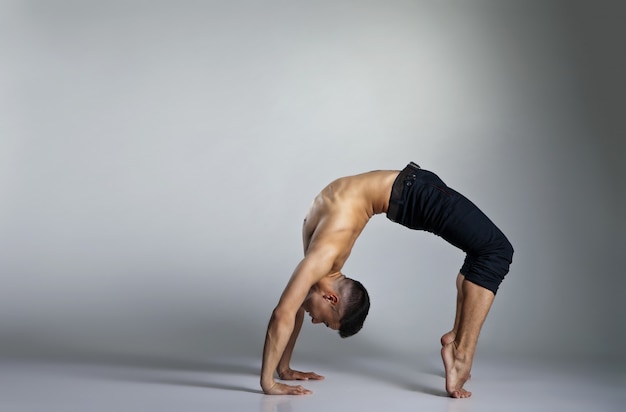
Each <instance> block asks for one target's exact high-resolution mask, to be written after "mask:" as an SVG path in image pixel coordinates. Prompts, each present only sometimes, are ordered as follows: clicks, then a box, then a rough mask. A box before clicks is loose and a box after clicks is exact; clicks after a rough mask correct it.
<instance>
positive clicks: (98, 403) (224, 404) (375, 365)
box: [0, 353, 626, 412]
mask: <svg viewBox="0 0 626 412" xmlns="http://www.w3.org/2000/svg"><path fill="white" fill-rule="evenodd" d="M300 365H301V366H302V367H303V369H310V370H314V371H316V372H318V373H321V374H323V375H325V376H326V379H325V380H324V381H317V382H308V383H306V386H307V387H308V388H310V389H311V390H313V392H314V393H313V395H308V396H301V397H288V396H267V395H263V394H262V393H261V392H260V390H259V386H258V372H259V359H257V358H245V357H238V358H236V357H232V358H220V359H208V360H204V361H190V360H186V361H180V360H178V361H173V360H164V359H137V358H129V359H126V360H123V359H120V358H118V359H114V360H108V361H103V360H99V361H94V360H91V361H82V362H77V361H71V362H70V361H59V360H57V361H49V360H48V361H44V360H37V361H34V360H32V359H31V360H17V359H6V360H3V361H2V363H1V364H0V410H2V411H3V412H4V411H6V412H10V411H90V412H98V411H107V412H108V411H143V410H145V411H203V412H208V411H257V410H258V411H261V412H290V411H294V412H295V411H318V410H322V409H328V408H332V409H333V410H372V411H376V410H385V409H386V410H389V411H403V410H407V411H408V410H411V411H415V410H423V411H447V412H451V411H453V412H461V411H481V412H484V411H491V410H493V411H502V410H506V411H529V410H532V411H555V410H563V411H565V410H567V411H570V412H571V411H623V410H625V409H626V396H625V395H624V389H623V388H624V384H625V383H626V379H625V374H624V369H623V365H616V364H613V365H612V364H610V363H607V362H591V361H588V360H584V361H583V360H580V359H578V360H576V362H571V361H558V362H557V361H553V360H551V361H546V360H543V361H542V360H538V359H532V360H531V359H526V360H523V359H515V360H513V359H511V358H506V359H504V358H502V359H499V358H495V357H491V358H488V357H484V356H482V357H479V358H477V359H476V363H475V365H474V370H473V377H472V380H471V381H470V383H468V385H467V388H468V389H469V390H471V391H473V393H474V395H473V397H472V398H471V399H466V400H455V399H449V398H447V397H446V396H445V393H444V392H443V385H444V378H443V374H442V370H441V369H442V368H441V365H440V360H439V359H438V358H437V356H436V355H435V354H434V353H433V354H431V355H428V356H422V357H421V358H419V357H417V358H413V359H404V360H403V359H391V358H379V359H371V358H369V359H365V358H358V357H354V358H348V359H346V358H344V359H335V360H332V359H326V360H313V359H309V360H307V361H304V362H301V363H300ZM344 408H345V409H344Z"/></svg>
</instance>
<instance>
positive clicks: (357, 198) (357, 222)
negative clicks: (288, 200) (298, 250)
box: [302, 170, 399, 272]
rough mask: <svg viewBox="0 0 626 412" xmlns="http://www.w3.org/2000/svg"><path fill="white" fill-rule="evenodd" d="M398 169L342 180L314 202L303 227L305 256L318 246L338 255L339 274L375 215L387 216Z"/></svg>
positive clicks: (334, 269)
mask: <svg viewBox="0 0 626 412" xmlns="http://www.w3.org/2000/svg"><path fill="white" fill-rule="evenodd" d="M398 173H399V171H397V170H377V171H373V172H367V173H363V174H359V175H355V176H348V177H342V178H340V179H337V180H335V181H334V182H332V183H330V184H329V185H328V186H326V187H325V188H324V189H323V190H322V191H321V192H320V193H319V194H318V195H317V196H316V197H315V199H314V200H313V204H312V205H311V208H310V209H309V212H308V213H307V216H306V218H305V219H304V225H303V228H302V236H303V244H304V254H305V255H307V254H308V253H309V252H310V251H311V250H313V249H314V248H315V247H318V246H323V247H329V246H330V247H332V248H333V249H334V250H335V252H336V258H335V260H334V264H333V268H332V271H333V272H337V271H340V270H341V268H342V267H343V264H344V263H345V261H346V259H347V258H348V256H349V255H350V252H351V250H352V247H353V245H354V242H355V241H356V239H357V238H358V236H359V235H360V234H361V231H362V230H363V228H364V227H365V225H366V224H367V222H368V221H369V220H370V218H371V217H372V216H374V215H375V214H379V213H386V212H387V208H388V207H389V197H390V195H391V187H392V185H393V182H394V180H395V178H396V177H397V176H398Z"/></svg>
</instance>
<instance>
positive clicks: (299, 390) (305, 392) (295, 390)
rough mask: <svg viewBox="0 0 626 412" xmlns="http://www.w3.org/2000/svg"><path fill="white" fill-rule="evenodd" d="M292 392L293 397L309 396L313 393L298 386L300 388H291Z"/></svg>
mask: <svg viewBox="0 0 626 412" xmlns="http://www.w3.org/2000/svg"><path fill="white" fill-rule="evenodd" d="M290 389H291V391H290V394H291V395H309V394H311V393H313V392H311V391H310V390H308V389H306V388H305V387H303V386H301V385H298V386H291V387H290Z"/></svg>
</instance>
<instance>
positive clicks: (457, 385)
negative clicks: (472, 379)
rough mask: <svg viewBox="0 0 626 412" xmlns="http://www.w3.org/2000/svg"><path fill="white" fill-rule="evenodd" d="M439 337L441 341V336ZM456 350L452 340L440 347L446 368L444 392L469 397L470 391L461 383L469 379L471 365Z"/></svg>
mask: <svg viewBox="0 0 626 412" xmlns="http://www.w3.org/2000/svg"><path fill="white" fill-rule="evenodd" d="M445 336H446V335H444V337H445ZM441 339H442V341H443V337H442V338H441ZM457 352H458V351H457V349H456V346H455V344H454V342H452V343H450V344H448V345H446V346H444V347H443V348H441V359H443V366H444V367H445V369H446V392H448V395H450V396H451V397H453V398H469V397H470V396H472V393H471V392H469V391H466V390H465V389H464V388H463V385H465V382H467V380H468V379H469V376H470V369H471V367H472V365H471V363H468V362H467V361H466V360H465V359H463V358H464V357H462V356H459V354H458V353H457Z"/></svg>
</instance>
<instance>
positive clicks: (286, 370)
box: [276, 307, 324, 381]
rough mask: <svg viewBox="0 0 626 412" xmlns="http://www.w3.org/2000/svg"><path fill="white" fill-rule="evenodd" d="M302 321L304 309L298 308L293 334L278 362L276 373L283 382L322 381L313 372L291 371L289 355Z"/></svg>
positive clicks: (320, 377) (321, 377) (319, 376)
mask: <svg viewBox="0 0 626 412" xmlns="http://www.w3.org/2000/svg"><path fill="white" fill-rule="evenodd" d="M303 320H304V308H302V307H300V309H298V313H296V323H295V325H294V328H293V332H291V337H290V338H289V342H287V347H286V348H285V352H284V353H283V357H282V358H280V361H279V362H278V368H277V369H276V372H277V373H278V377H279V378H280V379H283V380H299V381H308V380H310V379H311V380H320V379H324V377H323V376H321V375H318V374H317V373H314V372H300V371H296V370H293V369H291V366H290V364H291V354H292V353H293V349H294V347H295V346H296V341H297V340H298V335H299V334H300V329H302V322H303Z"/></svg>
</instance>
